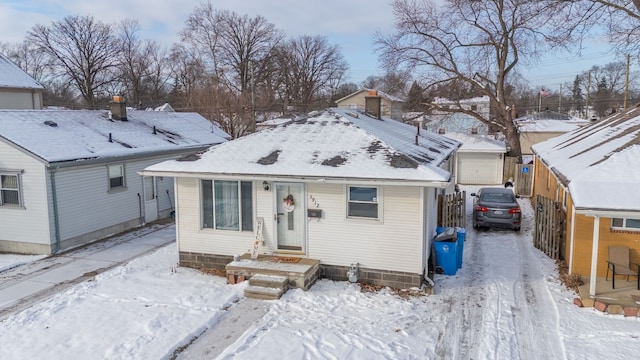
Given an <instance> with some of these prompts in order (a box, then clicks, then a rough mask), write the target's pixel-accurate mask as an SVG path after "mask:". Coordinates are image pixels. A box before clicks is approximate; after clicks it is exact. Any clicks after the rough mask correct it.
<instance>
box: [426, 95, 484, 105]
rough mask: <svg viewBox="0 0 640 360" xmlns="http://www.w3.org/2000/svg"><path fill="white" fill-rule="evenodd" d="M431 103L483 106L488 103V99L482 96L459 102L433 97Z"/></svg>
mask: <svg viewBox="0 0 640 360" xmlns="http://www.w3.org/2000/svg"><path fill="white" fill-rule="evenodd" d="M433 103H434V104H442V105H444V104H458V103H460V104H484V103H487V104H488V103H489V97H488V96H486V95H483V96H477V97H474V98H469V99H460V100H457V101H456V100H451V99H448V98H443V97H435V98H433Z"/></svg>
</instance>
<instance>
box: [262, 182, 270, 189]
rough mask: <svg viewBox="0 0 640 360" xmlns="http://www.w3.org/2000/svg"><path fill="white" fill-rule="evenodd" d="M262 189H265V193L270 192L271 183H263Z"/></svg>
mask: <svg viewBox="0 0 640 360" xmlns="http://www.w3.org/2000/svg"><path fill="white" fill-rule="evenodd" d="M262 188H263V189H264V191H269V183H268V182H266V181H263V182H262Z"/></svg>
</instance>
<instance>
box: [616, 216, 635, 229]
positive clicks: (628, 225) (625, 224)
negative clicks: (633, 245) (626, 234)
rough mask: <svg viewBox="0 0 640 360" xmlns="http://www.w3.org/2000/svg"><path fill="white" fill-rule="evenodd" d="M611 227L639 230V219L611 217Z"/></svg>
mask: <svg viewBox="0 0 640 360" xmlns="http://www.w3.org/2000/svg"><path fill="white" fill-rule="evenodd" d="M611 227H612V228H614V229H624V230H637V231H640V219H628V218H613V219H611Z"/></svg>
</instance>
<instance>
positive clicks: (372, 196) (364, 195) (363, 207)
mask: <svg viewBox="0 0 640 360" xmlns="http://www.w3.org/2000/svg"><path fill="white" fill-rule="evenodd" d="M348 188H349V194H348V201H347V203H348V204H347V216H349V217H362V218H371V219H378V218H379V215H378V188H375V187H362V186H349V187H348Z"/></svg>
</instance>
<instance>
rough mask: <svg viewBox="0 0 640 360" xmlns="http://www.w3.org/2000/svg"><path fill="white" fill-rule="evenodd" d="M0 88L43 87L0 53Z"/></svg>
mask: <svg viewBox="0 0 640 360" xmlns="http://www.w3.org/2000/svg"><path fill="white" fill-rule="evenodd" d="M0 88H16V89H44V87H43V86H42V85H40V83H38V82H37V81H35V80H34V79H33V78H32V77H31V76H29V74H27V73H26V72H24V71H22V69H20V68H19V67H18V66H16V64H14V63H13V62H11V61H10V60H9V59H7V58H6V57H5V56H4V55H2V54H0Z"/></svg>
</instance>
